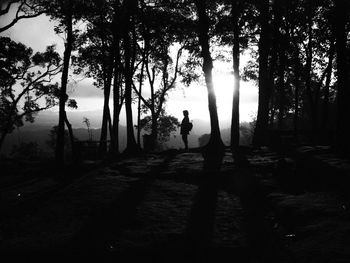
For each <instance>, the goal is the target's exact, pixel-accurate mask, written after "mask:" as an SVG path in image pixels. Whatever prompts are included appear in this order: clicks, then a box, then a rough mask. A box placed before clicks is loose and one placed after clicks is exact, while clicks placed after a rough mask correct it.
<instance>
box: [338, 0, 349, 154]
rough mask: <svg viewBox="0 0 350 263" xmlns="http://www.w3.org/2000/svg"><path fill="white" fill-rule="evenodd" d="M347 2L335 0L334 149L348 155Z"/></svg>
mask: <svg viewBox="0 0 350 263" xmlns="http://www.w3.org/2000/svg"><path fill="white" fill-rule="evenodd" d="M348 8H349V6H348V1H346V0H335V13H336V22H335V38H336V52H337V84H338V93H337V130H336V147H337V149H338V150H339V151H340V152H341V153H347V154H349V152H350V151H349V149H350V148H349V147H350V136H349V134H350V125H349V116H350V103H349V101H350V89H349V79H348V52H347V48H346V46H347V38H346V35H347V31H346V23H347V22H348V21H347V15H348Z"/></svg>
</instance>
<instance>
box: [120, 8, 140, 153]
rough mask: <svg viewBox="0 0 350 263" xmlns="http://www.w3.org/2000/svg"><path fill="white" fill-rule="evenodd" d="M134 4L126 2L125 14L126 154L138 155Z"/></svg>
mask: <svg viewBox="0 0 350 263" xmlns="http://www.w3.org/2000/svg"><path fill="white" fill-rule="evenodd" d="M133 4H135V1H126V2H125V8H124V13H125V14H126V16H125V20H124V22H125V25H124V34H123V38H124V57H125V58H124V60H125V61H124V62H125V111H126V126H127V127H126V129H127V143H126V150H125V153H136V152H138V151H140V148H139V147H138V145H137V143H136V140H135V135H134V124H133V119H132V108H131V104H132V101H131V99H132V98H131V90H132V77H133V72H132V68H131V61H132V58H131V50H130V49H131V43H130V42H131V41H130V35H129V33H130V31H131V30H130V29H131V25H130V17H131V15H132V14H131V12H132V10H133V9H134V8H133V6H132V5H133Z"/></svg>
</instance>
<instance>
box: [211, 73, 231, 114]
mask: <svg viewBox="0 0 350 263" xmlns="http://www.w3.org/2000/svg"><path fill="white" fill-rule="evenodd" d="M213 82H214V89H215V94H216V103H217V108H218V114H219V116H223V117H224V116H226V117H227V115H228V114H230V113H231V111H232V98H233V89H234V86H233V83H234V76H233V75H232V74H227V73H226V74H220V73H219V74H215V75H214V76H213Z"/></svg>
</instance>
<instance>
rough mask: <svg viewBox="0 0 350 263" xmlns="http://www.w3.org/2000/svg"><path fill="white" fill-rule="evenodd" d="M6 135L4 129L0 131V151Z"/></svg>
mask: <svg viewBox="0 0 350 263" xmlns="http://www.w3.org/2000/svg"><path fill="white" fill-rule="evenodd" d="M6 135H7V132H5V131H4V132H2V133H1V136H0V152H1V148H2V145H3V144H4V141H5V138H6Z"/></svg>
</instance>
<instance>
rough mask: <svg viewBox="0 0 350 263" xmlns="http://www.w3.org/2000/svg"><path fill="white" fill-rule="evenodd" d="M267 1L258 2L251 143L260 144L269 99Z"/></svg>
mask: <svg viewBox="0 0 350 263" xmlns="http://www.w3.org/2000/svg"><path fill="white" fill-rule="evenodd" d="M268 20H269V1H268V0H263V1H262V2H261V3H260V24H261V33H260V40H259V99H258V114H257V120H256V127H255V131H254V137H253V144H254V145H255V146H261V145H264V144H266V143H267V141H266V137H267V136H266V135H267V129H268V123H269V100H270V87H269V76H268V56H269V36H268V32H269V28H268V27H269V24H268V22H269V21H268Z"/></svg>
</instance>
